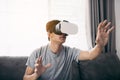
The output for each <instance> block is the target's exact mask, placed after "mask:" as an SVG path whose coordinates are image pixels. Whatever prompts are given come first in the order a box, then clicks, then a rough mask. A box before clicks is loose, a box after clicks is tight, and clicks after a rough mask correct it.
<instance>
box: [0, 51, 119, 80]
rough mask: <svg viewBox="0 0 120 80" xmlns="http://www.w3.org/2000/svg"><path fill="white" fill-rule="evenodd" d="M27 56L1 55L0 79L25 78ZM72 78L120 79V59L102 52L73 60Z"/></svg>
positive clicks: (20, 79) (83, 79) (79, 79)
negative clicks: (89, 58) (90, 58)
mask: <svg viewBox="0 0 120 80" xmlns="http://www.w3.org/2000/svg"><path fill="white" fill-rule="evenodd" d="M27 58H28V57H27V56H24V57H10V56H0V80H23V75H24V72H25V68H26V66H25V63H26V61H27ZM71 76H72V80H120V61H119V59H118V57H117V55H116V54H112V53H105V54H101V55H100V56H99V57H97V58H96V59H94V60H91V61H79V63H76V62H75V61H73V64H72V66H71Z"/></svg>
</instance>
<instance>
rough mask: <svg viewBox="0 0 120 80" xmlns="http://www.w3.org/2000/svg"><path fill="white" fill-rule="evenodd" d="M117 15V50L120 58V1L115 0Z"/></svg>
mask: <svg viewBox="0 0 120 80" xmlns="http://www.w3.org/2000/svg"><path fill="white" fill-rule="evenodd" d="M115 15H116V48H117V55H118V57H119V58H120V0H115Z"/></svg>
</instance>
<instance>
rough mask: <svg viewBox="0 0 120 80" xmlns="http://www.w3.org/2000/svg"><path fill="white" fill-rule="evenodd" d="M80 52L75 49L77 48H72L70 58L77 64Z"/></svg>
mask: <svg viewBox="0 0 120 80" xmlns="http://www.w3.org/2000/svg"><path fill="white" fill-rule="evenodd" d="M80 52H81V50H80V49H77V48H72V58H73V60H75V61H76V62H78V61H79V60H78V56H79V55H80Z"/></svg>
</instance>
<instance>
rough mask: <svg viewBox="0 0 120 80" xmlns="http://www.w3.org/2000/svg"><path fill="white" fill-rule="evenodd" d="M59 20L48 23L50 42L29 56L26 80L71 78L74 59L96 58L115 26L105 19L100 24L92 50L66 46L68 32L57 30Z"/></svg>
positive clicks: (61, 79)
mask: <svg viewBox="0 0 120 80" xmlns="http://www.w3.org/2000/svg"><path fill="white" fill-rule="evenodd" d="M59 23H60V21H59V20H52V21H49V22H48V23H47V24H46V31H47V33H48V39H49V41H50V43H49V44H47V45H45V46H42V47H41V48H39V49H37V50H35V51H34V52H33V53H32V54H31V56H30V57H29V58H28V61H27V63H26V65H27V68H26V71H25V75H24V78H23V79H24V80H71V78H70V66H71V65H72V61H73V60H76V61H77V62H78V60H92V59H94V58H96V57H97V56H98V55H99V54H100V53H101V51H102V48H103V47H104V46H105V45H106V44H107V42H108V38H109V34H110V32H111V31H112V30H113V29H114V27H111V28H109V26H110V25H111V23H110V22H107V20H104V21H103V22H101V23H100V24H99V25H98V32H97V37H96V45H95V47H94V48H93V49H91V50H90V51H82V50H79V49H77V48H70V47H68V46H64V45H63V43H64V42H65V40H66V37H67V34H65V33H62V32H59V33H58V32H56V30H55V26H56V25H57V24H59Z"/></svg>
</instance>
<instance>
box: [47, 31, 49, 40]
mask: <svg viewBox="0 0 120 80" xmlns="http://www.w3.org/2000/svg"><path fill="white" fill-rule="evenodd" d="M47 35H48V40H49V41H50V32H48V33H47Z"/></svg>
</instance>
